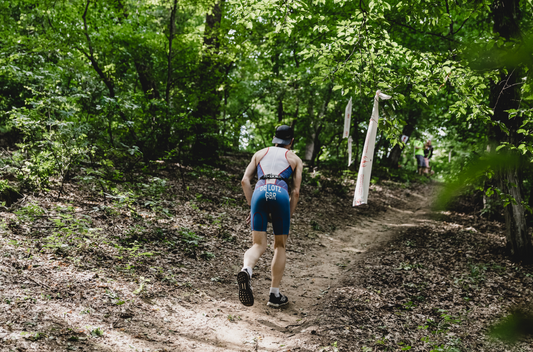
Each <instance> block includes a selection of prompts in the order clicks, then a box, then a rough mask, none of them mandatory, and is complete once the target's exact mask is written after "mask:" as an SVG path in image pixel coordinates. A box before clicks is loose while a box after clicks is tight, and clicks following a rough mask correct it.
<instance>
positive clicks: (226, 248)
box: [0, 185, 431, 352]
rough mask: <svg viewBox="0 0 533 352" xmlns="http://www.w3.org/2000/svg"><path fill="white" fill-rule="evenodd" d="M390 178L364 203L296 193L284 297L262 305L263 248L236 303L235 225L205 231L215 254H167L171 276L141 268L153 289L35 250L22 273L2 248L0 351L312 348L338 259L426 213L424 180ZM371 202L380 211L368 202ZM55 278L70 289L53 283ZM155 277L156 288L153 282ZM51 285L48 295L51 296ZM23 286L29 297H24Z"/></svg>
mask: <svg viewBox="0 0 533 352" xmlns="http://www.w3.org/2000/svg"><path fill="white" fill-rule="evenodd" d="M391 187H392V188H394V192H391V191H390V189H387V188H386V187H380V186H378V185H373V186H372V190H373V192H371V195H370V202H373V201H374V202H375V203H373V205H372V207H370V208H361V207H360V208H356V209H354V208H351V207H350V206H349V205H346V206H345V205H344V203H348V202H349V201H350V199H348V198H347V197H344V198H339V197H336V196H332V197H330V198H331V199H329V200H328V201H327V202H326V201H325V200H324V198H318V197H313V196H312V195H308V196H306V197H303V198H302V200H301V202H302V205H301V208H300V209H301V213H298V212H297V213H296V214H295V216H294V219H293V220H294V224H293V226H292V227H291V235H290V237H289V243H288V261H287V267H286V270H285V276H284V278H283V281H282V285H281V291H282V292H283V293H284V294H286V295H287V296H288V297H289V300H290V304H289V305H288V306H287V307H284V308H281V309H273V308H270V307H268V306H267V305H266V302H267V300H268V292H269V286H270V281H271V280H270V263H271V259H272V250H271V249H270V247H269V249H267V252H266V253H265V255H263V257H262V258H261V260H260V261H259V263H258V265H257V267H256V268H255V269H254V275H253V282H252V285H253V288H254V296H255V302H256V303H255V305H254V306H253V307H249V308H248V307H244V306H243V305H242V304H241V303H240V302H239V300H238V294H237V293H238V290H237V284H236V278H235V274H236V273H237V272H238V271H239V270H240V268H241V260H242V255H243V254H244V251H245V250H246V248H247V247H248V246H249V244H250V243H249V242H248V243H247V240H245V241H244V243H243V241H242V238H243V236H247V235H245V233H246V231H247V230H246V228H245V226H244V224H242V225H238V226H237V228H236V229H235V231H236V232H239V234H240V235H239V236H240V237H239V239H238V240H234V241H233V242H231V243H230V242H225V241H224V242H220V240H219V239H216V241H218V242H216V241H215V242H213V243H215V244H213V245H217V246H219V247H220V248H217V250H216V253H217V259H216V260H211V261H206V260H196V261H195V260H193V259H191V260H187V263H185V262H183V261H181V262H180V261H177V262H174V265H172V268H173V269H175V272H176V275H177V276H178V277H179V278H180V281H179V282H178V283H177V284H175V285H165V286H163V285H158V284H157V282H156V280H155V279H154V277H153V276H150V277H151V279H147V280H146V285H147V286H150V287H151V288H149V289H145V290H146V291H148V290H150V292H151V294H150V295H144V294H143V295H137V294H136V293H135V291H136V290H137V291H139V290H141V289H142V284H141V288H139V284H140V282H141V281H142V280H144V279H143V278H141V281H139V282H134V281H132V279H131V278H130V279H127V278H126V279H125V278H123V277H121V276H116V275H115V276H113V275H112V273H110V272H106V269H105V268H106V267H105V266H104V265H102V266H101V267H95V268H94V270H91V271H87V270H85V269H83V268H81V267H78V266H75V265H71V264H68V263H64V262H63V261H62V259H61V258H58V257H56V256H55V255H53V254H50V255H49V254H35V256H34V257H32V258H33V259H32V260H33V262H32V263H33V265H34V266H35V267H36V268H38V269H35V271H33V272H30V271H29V270H30V269H29V268H30V267H31V266H27V270H26V271H27V272H28V273H27V274H23V271H22V270H19V271H18V272H17V271H16V270H15V268H19V269H20V268H21V267H22V265H23V264H22V260H23V259H22V256H20V258H19V259H14V257H9V258H7V257H6V256H5V255H4V257H2V258H0V284H2V283H3V285H0V293H2V292H3V295H4V296H5V297H8V298H9V299H8V298H6V299H4V301H2V302H0V307H4V308H5V311H4V313H3V315H1V314H0V352H3V351H11V350H17V348H18V349H19V350H27V351H54V352H55V351H150V352H155V351H315V350H320V349H319V346H317V345H316V343H314V342H311V341H312V339H310V337H311V336H312V335H311V334H312V333H313V326H312V324H313V322H314V321H311V320H312V319H315V318H316V316H315V315H314V309H315V308H316V307H317V306H318V305H320V304H322V302H323V301H324V298H325V296H326V295H328V292H329V291H332V288H334V287H336V286H338V285H340V282H341V279H342V278H344V277H345V275H350V271H348V270H346V269H348V268H349V267H351V265H352V264H354V263H355V262H356V261H358V260H360V259H361V258H363V257H364V256H367V255H372V254H371V253H372V251H370V249H371V248H372V247H373V246H376V245H379V244H380V243H384V242H386V241H388V240H389V239H390V238H391V237H392V236H393V235H394V234H395V232H396V231H398V230H399V229H401V228H405V227H409V226H418V225H419V224H420V223H421V222H423V221H427V219H428V217H427V215H426V214H425V212H426V209H428V207H427V204H428V202H427V197H426V195H422V191H408V190H404V189H401V188H399V186H398V185H392V186H391ZM392 188H391V189H392ZM425 189H426V190H427V191H429V190H430V189H431V187H429V188H425ZM309 193H311V192H308V194H309ZM378 203H379V205H377V204H378ZM363 207H366V206H363ZM339 209H342V210H339ZM375 209H379V210H380V212H379V214H377V213H371V212H370V211H371V210H372V211H374V210H375ZM385 209H387V211H384V210H385ZM194 211H195V212H197V213H198V212H200V210H198V209H196V210H194ZM339 212H341V213H339ZM206 214H209V213H206ZM243 214H244V213H243ZM243 214H241V215H243ZM323 214H329V215H327V216H328V219H327V220H331V219H330V217H331V218H333V217H335V218H336V222H335V223H336V225H335V226H337V228H338V230H336V231H329V232H328V231H323V230H319V228H327V227H328V226H327V225H322V224H325V223H328V222H327V221H324V220H326V219H324V216H326V215H323ZM365 214H366V215H365ZM8 215H9V214H8ZM182 215H183V214H182ZM10 216H13V215H10ZM183 216H184V217H185V216H186V214H185V215H183ZM339 219H340V220H339ZM191 221H192V220H191ZM330 223H331V222H330ZM313 224H314V225H313ZM10 236H13V235H10ZM234 236H235V235H234ZM269 236H271V235H269ZM19 239H23V238H19ZM0 240H2V241H3V242H2V243H3V245H4V246H6V248H10V250H11V251H12V252H13V253H18V252H16V247H14V245H13V244H11V245H8V244H7V241H11V237H1V238H0ZM269 240H270V241H272V238H269ZM15 242H16V241H15ZM213 251H215V250H214V249H213ZM230 251H231V252H230ZM224 253H225V254H226V257H223V255H224ZM103 254H104V253H101V254H100V255H103ZM17 255H18V254H17ZM10 258H11V259H10ZM157 263H158V262H157ZM198 264H201V265H198ZM24 265H26V264H25V263H24ZM115 265H116V264H115ZM152 265H156V264H155V263H154V264H152ZM157 265H163V264H157ZM166 265H170V264H166ZM80 266H81V264H80ZM156 268H157V267H155V268H150V270H152V269H154V270H157V269H156ZM21 273H22V274H21ZM31 273H33V274H31ZM21 275H22V276H21ZM187 280H190V282H191V284H189V283H188V282H187ZM18 281H20V282H18ZM8 283H9V285H8ZM58 283H59V284H61V285H63V286H65V290H67V291H64V290H63V291H57V292H56V291H55V290H54V287H56V285H57V284H58ZM71 284H73V285H74V286H71ZM50 285H51V286H50ZM153 287H159V288H160V289H159V290H157V291H155V290H153V292H152V288H153ZM161 290H162V291H161ZM39 292H40V293H39ZM59 292H61V296H59ZM52 294H53V295H55V296H57V299H52V298H54V297H51V295H52ZM63 296H65V297H63ZM119 296H120V298H119ZM28 297H30V298H31V297H33V298H32V301H31V302H33V303H32V305H29V304H30V303H31V302H30V301H28V299H29V298H28ZM13 300H15V301H16V302H15V303H14V304H12V303H13V302H11V301H13ZM29 302H30V303H29ZM28 309H30V310H28ZM96 327H98V329H96ZM36 332H39V333H36ZM2 342H3V343H4V345H2Z"/></svg>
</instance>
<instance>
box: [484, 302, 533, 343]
mask: <svg viewBox="0 0 533 352" xmlns="http://www.w3.org/2000/svg"><path fill="white" fill-rule="evenodd" d="M489 334H490V336H492V337H493V338H497V339H500V340H503V341H505V342H508V343H515V342H517V341H519V340H520V339H521V338H523V337H526V336H531V335H533V315H532V314H531V313H530V312H528V311H526V310H522V309H517V310H515V311H513V312H511V313H510V314H509V315H507V316H506V317H503V318H502V319H501V320H500V321H499V322H498V323H496V324H494V325H493V326H492V327H491V328H490V331H489Z"/></svg>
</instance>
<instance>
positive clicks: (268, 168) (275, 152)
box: [251, 147, 293, 235]
mask: <svg viewBox="0 0 533 352" xmlns="http://www.w3.org/2000/svg"><path fill="white" fill-rule="evenodd" d="M288 152H289V150H288V149H286V148H280V147H270V148H268V149H267V152H266V154H265V155H264V156H263V158H262V159H261V160H260V161H259V163H258V164H257V177H258V178H259V181H257V183H256V185H255V190H254V193H253V195H252V209H251V218H252V231H263V232H264V231H266V230H267V224H268V214H271V217H272V227H273V228H274V234H275V235H288V234H289V228H290V226H291V206H290V200H289V185H288V184H287V182H288V180H289V177H290V176H291V175H292V172H293V170H292V168H291V165H290V164H289V161H288V160H287V153H288Z"/></svg>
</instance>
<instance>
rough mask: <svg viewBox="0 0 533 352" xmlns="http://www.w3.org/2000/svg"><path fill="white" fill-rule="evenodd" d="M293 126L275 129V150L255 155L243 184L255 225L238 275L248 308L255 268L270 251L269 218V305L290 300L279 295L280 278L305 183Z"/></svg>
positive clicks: (242, 295) (243, 302)
mask: <svg viewBox="0 0 533 352" xmlns="http://www.w3.org/2000/svg"><path fill="white" fill-rule="evenodd" d="M293 137H294V132H293V130H292V128H291V127H289V126H287V125H282V126H279V127H278V128H276V134H275V136H274V139H273V140H272V143H274V145H275V146H274V147H270V148H264V149H261V150H260V151H258V152H257V153H255V154H254V156H253V157H252V161H251V162H250V164H248V167H247V168H246V171H245V172H244V176H243V178H242V181H241V184H242V189H243V191H244V195H245V196H246V200H247V201H248V204H249V205H250V206H251V211H250V215H248V219H247V221H248V223H250V222H251V225H252V241H253V245H252V247H251V248H250V249H248V250H247V251H246V253H244V266H243V268H242V270H241V271H240V272H239V274H237V282H238V284H239V299H240V301H241V303H242V304H244V305H245V306H252V305H253V304H254V296H253V292H252V286H251V284H250V281H251V278H252V268H253V267H254V266H255V264H256V263H257V261H258V260H259V257H261V255H262V254H263V253H264V252H265V250H266V248H267V234H266V229H267V223H268V215H269V214H270V215H271V218H272V227H273V229H274V257H273V258H272V284H271V287H270V299H269V301H268V303H267V305H269V306H273V307H280V306H283V305H285V304H287V303H289V300H288V299H287V296H285V295H282V294H281V293H280V292H279V285H280V283H281V277H282V276H283V271H284V270H285V258H286V257H285V246H286V244H287V237H288V235H289V228H290V223H291V215H292V214H294V210H295V209H296V204H297V203H298V198H299V196H300V184H301V182H302V169H303V163H302V160H301V159H300V158H299V157H298V156H297V155H296V154H294V153H293V152H292V151H291V150H290V149H291V147H292V144H293V143H294V138H293ZM256 173H257V177H258V179H259V180H258V182H257V183H256V185H255V190H253V191H252V185H251V180H252V178H253V177H254V175H255V174H256ZM291 175H293V186H292V191H291V192H290V198H289V185H288V183H289V180H288V179H289V177H290V176H291Z"/></svg>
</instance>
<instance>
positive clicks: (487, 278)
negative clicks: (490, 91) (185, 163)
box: [0, 156, 533, 352]
mask: <svg viewBox="0 0 533 352" xmlns="http://www.w3.org/2000/svg"><path fill="white" fill-rule="evenodd" d="M247 162H248V160H247V159H243V158H242V157H231V156H228V157H225V159H224V164H225V165H224V167H223V168H221V169H213V168H208V167H204V168H195V169H193V168H185V167H181V166H180V165H177V164H168V163H164V162H161V163H153V165H152V166H153V167H152V168H151V170H150V173H149V174H147V173H146V172H145V173H144V174H137V175H134V176H133V177H131V178H130V181H131V182H129V181H128V180H126V181H125V182H122V183H120V184H119V185H117V186H110V184H105V185H103V184H101V183H98V182H91V179H90V178H89V177H85V178H84V177H83V176H84V175H80V177H79V180H84V182H81V181H77V182H73V183H66V184H65V185H64V186H63V189H62V190H61V192H59V190H60V186H59V185H56V186H50V190H49V191H47V192H45V193H40V194H33V195H31V194H26V195H25V196H24V197H23V198H22V199H20V200H19V201H18V202H16V203H15V204H13V205H11V206H10V207H9V208H5V207H4V210H3V211H2V212H0V216H1V219H2V220H1V221H2V222H0V253H1V255H0V351H152V352H153V351H364V352H369V351H405V350H411V351H435V352H437V351H449V352H453V351H533V348H532V347H531V346H532V345H533V340H532V339H531V338H528V337H521V338H520V339H519V341H518V342H517V343H515V344H514V345H507V344H503V343H502V342H500V341H499V340H493V339H492V338H490V337H489V330H490V329H491V326H495V324H496V326H498V325H497V324H498V322H499V321H500V320H501V319H502V317H505V316H506V315H507V314H508V313H509V312H510V311H511V310H512V309H515V308H520V307H522V308H524V309H526V310H527V309H531V303H532V299H533V295H532V293H533V292H532V284H533V267H531V266H525V265H522V264H517V263H513V262H511V261H509V260H508V258H507V257H506V256H505V251H504V250H505V246H504V243H505V239H504V234H503V231H504V227H503V225H502V224H501V223H498V222H496V221H488V220H485V219H484V218H481V217H480V216H479V214H476V213H474V212H473V211H466V212H465V211H463V212H459V211H452V210H449V211H445V212H443V211H439V212H437V211H432V210H431V202H432V200H433V199H434V198H435V196H436V193H437V191H438V190H439V189H440V188H441V186H440V185H439V184H438V183H435V182H430V183H427V184H414V185H406V184H403V183H399V182H393V181H383V182H381V183H379V184H373V185H372V186H371V192H370V196H369V205H364V206H361V207H357V208H352V207H351V201H352V194H353V193H352V192H353V183H354V180H353V175H350V174H344V175H336V176H332V175H329V174H327V173H322V174H320V173H315V174H307V175H305V182H304V185H303V187H302V191H301V198H300V204H299V206H298V209H297V211H296V213H295V214H294V216H293V221H292V224H291V234H290V238H289V243H288V247H287V248H288V261H287V267H286V271H285V276H284V278H283V281H282V286H281V291H282V292H283V293H284V294H286V295H287V296H288V297H289V300H290V304H289V305H288V306H287V307H285V308H278V309H274V308H270V307H268V306H266V302H267V300H268V292H269V291H268V290H269V286H270V261H271V259H272V250H271V249H270V247H269V249H268V250H267V252H266V253H265V255H264V256H263V257H262V258H261V260H260V261H259V263H258V265H257V267H256V268H255V269H254V274H253V282H252V285H253V288H254V296H255V305H254V306H253V307H244V306H243V305H241V304H240V302H239V300H238V294H237V293H238V290H237V285H236V274H237V272H238V271H239V270H240V268H241V266H242V256H243V254H244V252H245V250H246V249H247V248H249V246H250V244H251V238H250V231H249V229H248V227H247V226H246V223H245V219H246V215H247V209H248V208H247V206H246V204H245V199H244V196H243V195H242V191H241V188H240V178H241V177H242V172H243V170H244V168H245V166H246V164H247ZM133 181H135V182H133ZM100 189H104V190H105V193H106V194H107V196H106V197H105V198H104V197H103V195H102V194H101V192H99V190H100ZM470 206H471V204H467V205H466V206H464V207H463V209H462V210H465V209H466V210H469V209H470ZM455 208H456V210H458V209H460V207H458V206H456V207H455ZM269 231H270V229H269ZM270 240H272V239H271V238H270ZM507 320H509V319H507ZM500 325H501V324H500ZM500 330H501V329H500ZM515 330H516V329H515ZM494 331H496V332H498V331H499V330H497V329H496V330H494ZM504 336H506V337H507V335H504Z"/></svg>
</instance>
